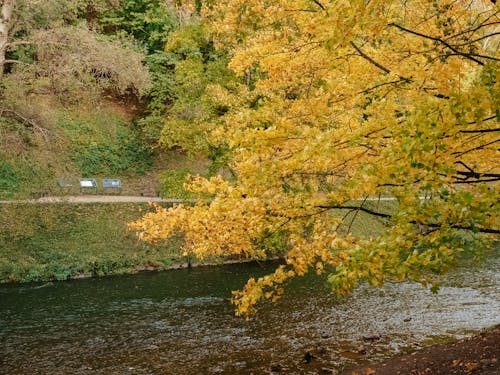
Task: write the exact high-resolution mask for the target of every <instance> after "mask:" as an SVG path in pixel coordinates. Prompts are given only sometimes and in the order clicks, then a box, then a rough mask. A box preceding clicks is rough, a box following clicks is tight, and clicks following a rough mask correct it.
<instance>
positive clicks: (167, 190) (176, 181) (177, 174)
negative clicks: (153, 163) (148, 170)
mask: <svg viewBox="0 0 500 375" xmlns="http://www.w3.org/2000/svg"><path fill="white" fill-rule="evenodd" d="M188 174H189V171H188V170H187V169H178V170H170V171H166V172H164V173H162V175H161V176H160V194H161V196H162V197H164V198H182V199H188V198H189V197H190V196H191V194H190V193H189V192H188V191H186V189H184V181H185V180H186V176H187V175H188Z"/></svg>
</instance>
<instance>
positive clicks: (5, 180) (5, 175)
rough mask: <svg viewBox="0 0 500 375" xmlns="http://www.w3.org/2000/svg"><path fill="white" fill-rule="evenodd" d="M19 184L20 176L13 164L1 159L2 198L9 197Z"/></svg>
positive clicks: (0, 186)
mask: <svg viewBox="0 0 500 375" xmlns="http://www.w3.org/2000/svg"><path fill="white" fill-rule="evenodd" d="M18 186H19V178H18V176H17V174H16V171H15V170H14V168H13V167H12V165H11V164H9V163H7V162H5V161H3V160H0V199H8V198H11V197H12V194H13V193H14V192H15V191H16V189H17V188H18Z"/></svg>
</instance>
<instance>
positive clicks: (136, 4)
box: [100, 0, 178, 53]
mask: <svg viewBox="0 0 500 375" xmlns="http://www.w3.org/2000/svg"><path fill="white" fill-rule="evenodd" d="M100 23H101V27H102V28H103V31H104V32H106V33H114V34H117V35H120V34H126V35H130V36H133V37H134V38H135V40H137V41H138V42H139V43H140V44H142V45H143V46H145V47H146V49H147V50H148V52H149V53H152V52H154V51H161V50H163V46H164V45H165V42H166V41H167V38H168V35H169V33H170V32H172V31H173V30H174V29H175V28H176V27H177V23H178V21H177V16H176V14H175V12H174V10H173V9H172V8H170V7H169V6H168V5H167V4H166V3H165V2H163V1H159V0H140V1H137V0H121V1H120V6H119V7H116V8H115V9H112V10H110V11H108V12H105V13H104V14H103V15H102V17H101V19H100Z"/></svg>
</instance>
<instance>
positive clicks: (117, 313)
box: [0, 255, 500, 375]
mask: <svg viewBox="0 0 500 375" xmlns="http://www.w3.org/2000/svg"><path fill="white" fill-rule="evenodd" d="M274 266H275V264H272V263H260V264H259V263H250V264H240V265H227V266H217V267H199V268H193V269H184V270H175V271H168V272H162V273H143V274H138V275H128V276H113V277H106V278H95V279H87V280H74V281H68V282H58V283H49V284H36V285H35V284H23V285H3V286H0V374H9V375H12V374H51V375H56V374H103V375H104V374H106V375H109V374H179V375H182V374H234V375H238V374H254V375H257V374H269V373H270V372H272V371H274V372H278V371H280V372H281V373H286V374H328V373H331V374H334V373H337V371H339V372H340V371H342V370H345V369H346V368H349V367H351V366H354V365H356V364H361V363H366V362H369V361H374V360H381V359H383V358H387V357H388V356H391V355H394V354H396V353H400V352H401V351H405V350H409V349H411V348H416V347H419V346H421V345H425V344H426V343H429V342H436V341H440V340H443V339H446V338H450V337H460V336H463V335H466V334H468V333H471V332H474V331H476V330H479V329H482V328H485V327H489V326H492V325H495V324H498V323H500V316H499V315H498V311H500V290H499V285H500V283H499V281H500V267H499V266H500V260H499V257H498V255H496V256H494V257H490V258H488V260H487V261H486V262H484V263H482V265H481V266H480V267H475V266H472V265H469V266H467V267H462V268H460V269H458V270H455V271H453V272H452V273H450V274H449V275H448V276H447V277H446V278H445V279H444V280H443V287H442V288H441V290H440V292H439V294H437V295H434V294H432V293H431V292H430V291H429V290H426V289H424V288H422V287H421V286H420V285H417V284H412V283H394V284H393V283H389V284H386V285H385V286H384V287H383V288H372V287H368V286H363V287H360V288H358V290H356V291H355V293H354V294H353V295H352V296H350V297H349V298H344V299H338V298H335V297H333V296H332V295H331V294H329V293H328V286H327V284H326V283H325V281H324V280H321V279H318V278H315V277H306V278H305V279H302V280H300V281H301V282H300V283H299V282H293V283H292V284H291V285H290V287H289V288H288V289H287V292H286V294H285V297H284V298H283V299H282V300H280V301H278V302H277V303H273V304H272V303H265V304H263V305H262V306H261V308H260V310H259V312H258V314H257V316H256V317H254V318H252V319H251V320H249V321H245V320H244V319H241V318H237V317H235V316H234V315H233V309H232V306H231V305H230V303H229V301H228V297H230V291H231V290H233V289H238V288H240V287H241V286H242V285H243V284H244V282H245V280H246V279H247V278H248V277H250V276H258V275H262V274H264V273H266V272H270V271H271V270H272V269H273V267H274Z"/></svg>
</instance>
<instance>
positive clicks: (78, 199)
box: [0, 195, 184, 204]
mask: <svg viewBox="0 0 500 375" xmlns="http://www.w3.org/2000/svg"><path fill="white" fill-rule="evenodd" d="M183 201H184V200H183V199H176V198H158V197H143V196H127V195H75V196H61V197H42V198H38V199H24V200H11V201H0V204H2V203H3V204H7V203H141V202H155V203H180V202H183Z"/></svg>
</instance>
